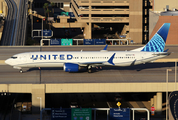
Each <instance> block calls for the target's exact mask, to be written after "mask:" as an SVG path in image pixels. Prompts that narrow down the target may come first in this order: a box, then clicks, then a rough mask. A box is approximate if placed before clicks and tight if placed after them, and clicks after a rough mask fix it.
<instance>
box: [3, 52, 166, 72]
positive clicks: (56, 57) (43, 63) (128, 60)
mask: <svg viewBox="0 0 178 120" xmlns="http://www.w3.org/2000/svg"><path fill="white" fill-rule="evenodd" d="M114 53H115V56H114V59H113V63H114V65H113V66H131V65H137V64H142V63H146V62H150V61H154V60H156V59H159V58H163V57H165V56H167V55H153V54H154V53H157V52H137V51H107V52H93V51H87V52H73V51H68V52H26V53H20V54H16V55H14V56H13V57H12V58H9V59H7V60H6V61H5V62H6V63H7V64H9V65H11V66H14V68H21V67H28V68H32V67H63V65H64V63H74V64H78V65H80V66H87V65H89V64H90V65H91V66H97V63H101V62H102V63H104V64H98V66H104V65H112V64H109V63H107V61H108V60H109V59H110V57H111V56H112V55H113V54H114ZM88 63H89V64H88ZM92 63H93V64H92Z"/></svg>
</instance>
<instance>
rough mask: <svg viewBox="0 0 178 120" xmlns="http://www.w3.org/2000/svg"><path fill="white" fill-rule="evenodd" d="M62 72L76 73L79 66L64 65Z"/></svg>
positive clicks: (72, 64)
mask: <svg viewBox="0 0 178 120" xmlns="http://www.w3.org/2000/svg"><path fill="white" fill-rule="evenodd" d="M63 70H64V71H65V72H78V71H79V65H78V64H74V63H64V66H63Z"/></svg>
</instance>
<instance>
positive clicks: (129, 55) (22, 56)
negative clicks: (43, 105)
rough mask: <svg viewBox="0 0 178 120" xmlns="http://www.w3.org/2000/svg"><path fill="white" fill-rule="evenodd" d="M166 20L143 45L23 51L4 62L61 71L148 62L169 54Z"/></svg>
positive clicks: (18, 65) (16, 66)
mask: <svg viewBox="0 0 178 120" xmlns="http://www.w3.org/2000/svg"><path fill="white" fill-rule="evenodd" d="M169 28H170V23H164V24H163V25H162V27H161V28H160V29H159V30H158V31H157V33H156V34H155V35H154V36H153V37H152V39H151V40H150V41H149V42H148V43H147V44H146V45H145V46H143V47H141V48H138V49H134V50H131V51H107V45H106V47H105V48H104V49H103V50H101V51H86V52H84V51H68V52H59V51H56V52H26V53H19V54H16V55H13V56H12V57H11V58H9V59H7V60H6V61H5V63H6V64H8V65H11V66H13V68H15V69H19V70H20V72H21V73H22V72H23V71H22V68H25V67H27V68H33V67H39V68H40V67H63V69H64V71H65V72H78V71H79V70H80V69H81V68H85V67H86V68H87V70H88V72H92V71H91V70H92V67H101V66H109V65H110V66H132V65H138V64H142V63H146V62H151V61H154V60H156V59H159V58H163V57H166V56H168V55H170V53H169V52H167V50H166V51H164V47H165V42H166V39H167V35H168V32H169Z"/></svg>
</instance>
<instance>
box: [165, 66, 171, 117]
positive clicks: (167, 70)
mask: <svg viewBox="0 0 178 120" xmlns="http://www.w3.org/2000/svg"><path fill="white" fill-rule="evenodd" d="M169 71H172V69H166V120H167V116H168V115H167V106H168V72H169Z"/></svg>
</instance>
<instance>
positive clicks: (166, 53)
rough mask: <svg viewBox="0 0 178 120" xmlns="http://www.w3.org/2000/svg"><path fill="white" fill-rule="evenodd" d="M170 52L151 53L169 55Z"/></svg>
mask: <svg viewBox="0 0 178 120" xmlns="http://www.w3.org/2000/svg"><path fill="white" fill-rule="evenodd" d="M170 54H171V52H162V53H154V54H153V55H170Z"/></svg>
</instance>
